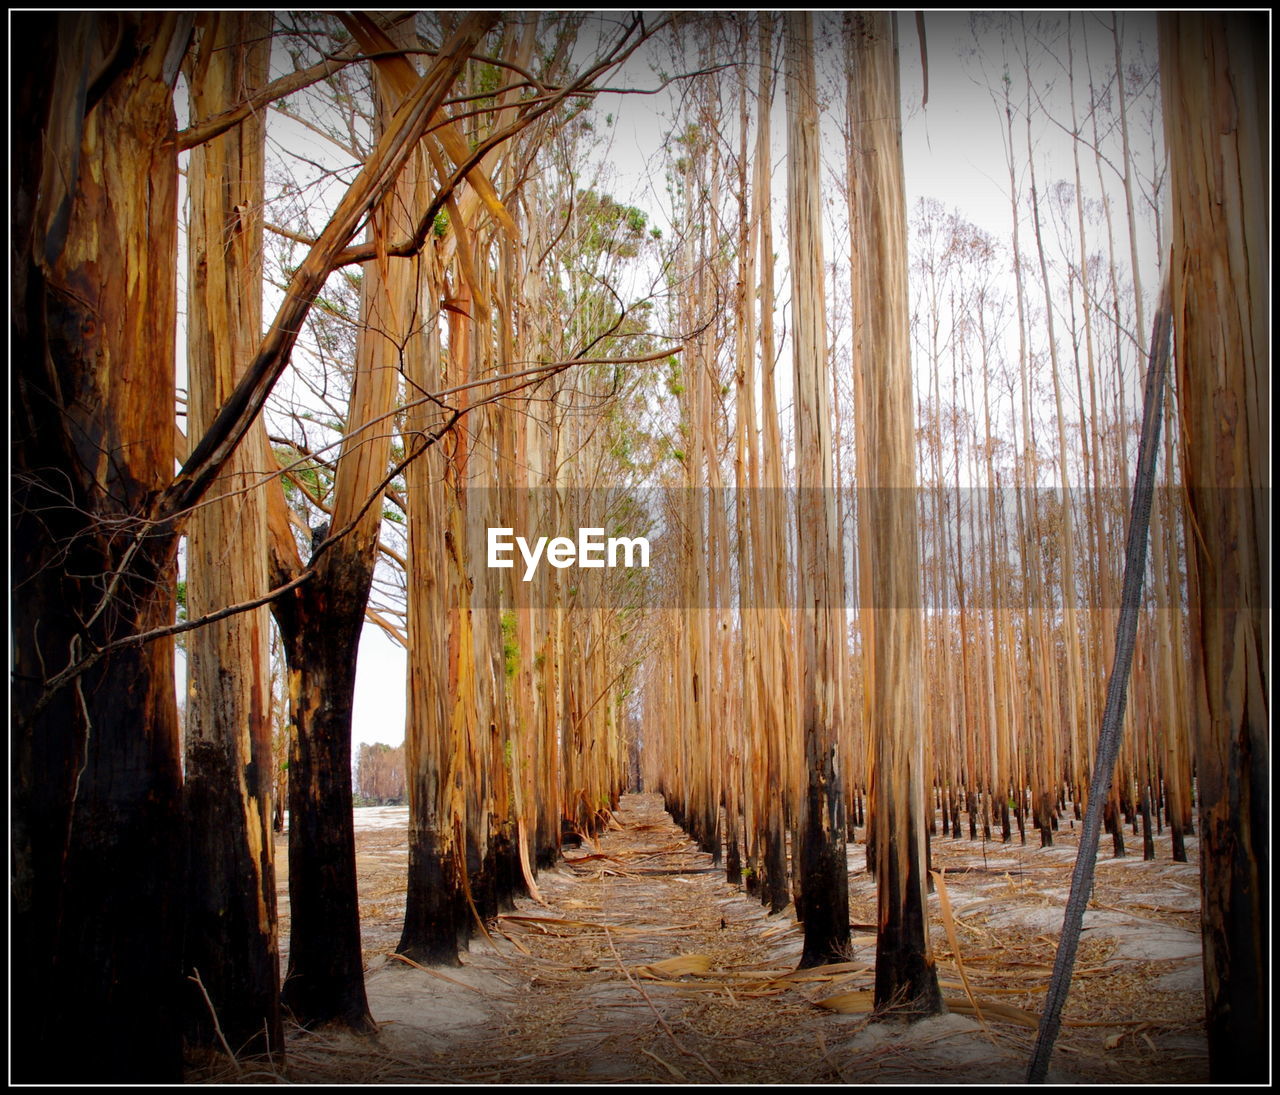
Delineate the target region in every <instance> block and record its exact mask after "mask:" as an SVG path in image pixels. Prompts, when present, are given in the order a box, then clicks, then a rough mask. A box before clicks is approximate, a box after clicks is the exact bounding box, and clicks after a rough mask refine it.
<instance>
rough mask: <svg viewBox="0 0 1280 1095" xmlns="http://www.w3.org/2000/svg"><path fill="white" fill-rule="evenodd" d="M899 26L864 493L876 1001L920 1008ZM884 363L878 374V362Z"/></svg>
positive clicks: (891, 32)
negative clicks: (870, 607)
mask: <svg viewBox="0 0 1280 1095" xmlns="http://www.w3.org/2000/svg"><path fill="white" fill-rule="evenodd" d="M897 53H898V50H897V28H896V26H895V25H894V23H893V17H892V16H890V15H885V14H880V15H871V16H869V17H868V18H867V21H866V23H865V25H864V28H863V35H862V37H861V40H860V42H859V49H858V53H857V61H858V69H857V73H856V76H857V79H858V80H859V81H860V85H861V91H862V94H861V118H860V119H859V121H860V126H861V128H860V134H861V143H862V147H863V150H864V159H863V163H864V167H863V171H862V174H861V177H860V180H859V182H860V185H861V188H862V189H861V197H862V206H861V208H862V227H863V233H864V235H863V238H864V240H865V249H864V258H863V262H864V266H863V269H864V270H865V271H866V283H867V284H868V285H871V284H876V285H879V286H881V289H880V292H879V294H878V296H873V297H872V298H871V300H872V305H871V306H870V307H869V309H868V313H867V317H866V337H865V354H866V356H865V360H866V362H867V366H868V370H869V371H870V372H871V375H872V377H873V379H877V380H878V383H875V384H873V386H872V388H873V390H872V393H871V395H870V399H869V404H870V406H869V411H870V421H869V422H868V428H869V430H870V433H869V437H868V450H869V453H870V463H871V466H870V467H869V468H868V477H867V485H868V486H869V487H870V488H871V489H870V490H869V491H868V492H867V494H868V495H869V497H868V498H867V499H866V504H867V505H868V507H869V517H870V521H869V524H870V527H871V530H872V536H871V541H870V543H869V544H868V545H866V546H867V549H868V551H867V557H868V565H869V567H870V583H871V588H872V589H873V590H874V591H875V596H876V597H877V599H878V601H879V603H880V604H882V605H884V606H885V607H884V608H883V609H882V610H881V611H878V612H877V613H876V622H875V637H874V642H875V654H874V656H873V669H872V672H873V677H872V679H871V681H870V682H869V683H870V686H871V689H872V696H871V714H872V719H871V726H872V733H873V734H874V735H875V779H876V796H875V810H876V813H875V837H876V878H877V882H878V886H879V922H878V932H877V937H876V986H875V1001H876V1006H877V1007H879V1008H888V1007H891V1006H892V1007H905V1008H908V1009H910V1011H911V1012H912V1013H913V1014H914V1015H917V1016H919V1015H931V1014H934V1013H936V1012H938V1011H940V1010H941V1009H942V999H941V995H940V994H939V991H938V974H937V969H936V967H935V966H934V962H933V955H932V954H931V953H930V950H929V933H928V925H927V923H926V913H927V904H926V898H925V833H924V824H925V815H924V812H925V808H926V805H927V800H926V796H925V788H924V770H923V767H924V741H923V726H922V715H923V710H922V703H921V695H920V681H921V646H922V637H921V620H920V616H921V611H920V609H921V591H920V577H919V568H918V562H917V560H918V558H919V549H918V531H917V514H916V494H917V492H916V489H915V488H916V468H915V441H914V428H913V427H914V415H913V414H912V393H911V343H910V331H909V324H908V317H907V301H908V297H907V223H906V222H907V217H906V201H905V197H904V192H903V180H902V138H901V123H900V121H899V118H900V107H899V91H898V58H897ZM877 373H878V374H879V375H878V376H876V374H877Z"/></svg>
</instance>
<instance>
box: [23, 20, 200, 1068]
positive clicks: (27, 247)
mask: <svg viewBox="0 0 1280 1095" xmlns="http://www.w3.org/2000/svg"><path fill="white" fill-rule="evenodd" d="M190 29H191V18H190V17H189V16H187V17H184V16H173V15H150V14H148V15H141V16H135V15H128V16H125V15H121V16H103V17H99V16H89V15H62V16H58V17H57V18H56V19H54V18H50V17H48V16H23V17H22V18H21V19H20V20H16V21H15V30H17V31H18V39H19V40H21V42H22V47H21V49H20V50H18V51H17V52H16V53H15V64H16V66H17V72H16V74H15V75H16V79H15V81H14V88H15V89H16V94H17V95H18V102H17V103H16V104H15V108H16V109H15V113H14V116H13V117H14V130H13V140H14V144H13V149H12V151H13V164H14V183H15V186H14V223H13V235H12V237H11V241H12V242H11V247H12V254H11V260H12V264H11V270H12V272H13V275H14V280H13V284H12V296H11V302H12V313H11V315H12V319H11V322H12V327H11V331H12V337H13V343H12V350H13V354H14V356H13V361H14V367H13V379H12V383H13V388H12V396H13V406H12V423H11V424H12V429H13V441H12V449H11V455H12V460H13V465H12V468H13V470H12V475H13V479H12V483H13V505H14V509H13V512H14V514H15V517H14V519H13V526H12V531H13V557H12V566H13V583H14V593H15V596H14V601H13V616H12V624H11V626H12V635H13V644H14V645H13V659H14V660H13V667H12V670H13V691H12V694H11V699H12V704H13V711H14V713H15V716H16V717H15V722H14V730H13V739H12V740H13V744H12V750H13V752H12V763H13V766H14V772H13V801H12V825H13V838H12V839H13V852H12V855H13V860H12V863H13V867H12V869H13V875H12V887H13V888H12V900H13V905H12V913H13V919H12V922H11V931H12V936H11V955H12V957H13V960H14V964H13V970H12V978H13V980H12V992H13V999H14V1003H15V1005H16V1007H15V1012H14V1027H13V1031H12V1035H13V1040H12V1043H11V1044H12V1047H13V1058H12V1061H13V1075H14V1078H16V1079H20V1080H25V1081H31V1080H44V1081H48V1080H61V1081H72V1082H74V1081H98V1082H101V1081H117V1082H119V1081H132V1082H139V1081H142V1082H145V1081H161V1080H168V1081H172V1080H176V1079H178V1078H179V1077H180V1076H181V1068H182V1057H181V1029H180V1024H179V1017H180V1009H179V999H180V985H181V980H180V970H181V954H180V939H181V905H180V883H179V880H180V879H181V872H180V843H179V841H180V836H181V824H180V821H181V814H180V806H181V801H180V790H181V774H180V768H179V758H178V722H177V707H176V704H175V702H174V684H173V644H172V641H164V640H162V641H157V642H154V643H151V644H149V645H147V646H141V647H139V646H128V647H124V648H121V649H119V650H117V651H115V652H113V653H112V654H110V655H107V656H105V657H102V658H101V659H100V660H99V661H97V663H96V664H95V665H94V666H93V667H92V668H91V669H89V670H88V671H87V672H85V673H84V674H83V675H82V676H80V677H79V678H78V679H76V680H75V681H74V682H73V683H72V684H70V685H68V686H67V687H65V688H62V689H61V690H60V691H58V692H57V693H56V694H55V695H54V696H53V697H52V698H50V697H49V696H47V695H46V693H45V690H46V684H45V681H46V680H47V678H48V676H49V675H50V674H53V673H55V672H56V671H57V670H59V669H61V668H62V667H63V666H65V665H67V664H68V662H76V661H78V660H79V659H80V658H81V657H82V656H85V655H88V654H90V653H91V652H92V651H93V650H95V649H96V648H99V647H101V646H102V645H104V644H105V643H108V642H110V641H112V640H115V639H118V638H121V637H124V636H127V635H129V634H132V633H135V632H136V631H139V630H145V629H147V628H149V627H155V626H159V625H164V624H167V623H168V622H170V621H171V620H172V619H173V613H174V585H173V582H174V578H175V570H174V546H175V542H174V538H173V537H172V536H170V535H168V530H167V526H164V525H161V526H159V527H157V526H153V525H146V524H144V523H142V520H141V519H143V518H145V516H146V513H147V507H148V505H149V503H150V502H151V500H152V498H153V496H154V494H155V492H156V491H157V490H158V489H159V488H160V487H162V486H163V485H165V484H166V483H168V481H169V480H170V478H171V477H172V475H173V460H174V427H173V412H172V407H173V383H174V324H175V321H176V280H177V278H176V275H177V270H176V263H177V257H176V256H177V179H178V174H177V168H178V164H177V153H176V144H175V132H176V126H175V119H174V113H173V104H172V86H173V81H174V80H175V78H176V76H177V67H178V62H179V60H180V59H181V57H182V54H183V52H184V50H185V48H186V42H187V38H188V36H189V34H190ZM113 41H114V42H115V43H116V44H117V45H119V46H120V47H121V50H122V51H123V52H122V53H119V54H116V55H115V56H116V64H115V65H114V66H106V65H104V61H105V60H106V59H107V55H108V54H109V53H110V52H111V47H112V42H113ZM122 57H127V58H128V60H127V61H122V60H121V58H122ZM96 75H100V78H98V79H96V80H95V79H94V77H95V76H96ZM42 173H43V177H42ZM113 575H120V577H118V578H116V579H114V580H113ZM37 705H39V707H37ZM68 1039H70V1040H71V1042H73V1043H74V1051H73V1052H69V1051H68V1045H69V1042H68Z"/></svg>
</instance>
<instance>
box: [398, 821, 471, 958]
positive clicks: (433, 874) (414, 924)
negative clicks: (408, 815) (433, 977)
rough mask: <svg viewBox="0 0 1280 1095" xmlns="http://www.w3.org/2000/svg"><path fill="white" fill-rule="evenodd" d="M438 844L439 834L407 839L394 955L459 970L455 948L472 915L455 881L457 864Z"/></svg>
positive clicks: (457, 874)
mask: <svg viewBox="0 0 1280 1095" xmlns="http://www.w3.org/2000/svg"><path fill="white" fill-rule="evenodd" d="M449 843H450V844H451V843H452V842H451V841H450V842H449ZM441 844H442V842H441V840H440V835H439V834H438V833H431V832H421V833H417V834H415V835H413V836H412V837H411V839H410V841H409V885H408V891H407V895H406V898H405V911H404V928H403V930H402V932H401V935H400V942H399V944H398V945H397V946H396V952H397V953H398V954H403V955H405V956H406V957H408V958H412V959H413V960H414V961H415V962H422V963H428V964H432V965H447V966H459V965H461V964H462V963H461V961H460V960H459V958H458V946H459V944H460V943H461V942H462V941H463V940H464V939H465V938H466V931H467V918H468V916H469V915H470V913H469V911H468V909H467V903H466V898H465V897H464V896H463V894H462V891H461V886H460V885H459V882H458V880H459V878H460V875H461V864H459V863H458V862H457V861H456V858H455V856H454V854H453V852H452V850H448V851H445V850H442V847H441Z"/></svg>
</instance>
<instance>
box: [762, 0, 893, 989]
mask: <svg viewBox="0 0 1280 1095" xmlns="http://www.w3.org/2000/svg"><path fill="white" fill-rule="evenodd" d="M786 30H787V34H786V45H787V62H786V73H787V83H786V92H787V95H786V98H787V149H788V154H789V162H788V170H787V223H788V225H789V226H790V244H791V274H792V285H793V287H794V288H793V297H792V299H793V315H794V320H793V324H794V328H795V343H794V347H793V349H792V354H793V357H794V362H795V393H796V470H797V480H798V482H797V486H798V490H799V497H798V499H797V526H796V543H797V554H798V562H799V579H798V602H799V607H800V620H801V659H800V664H801V682H802V683H801V690H800V705H801V706H800V710H801V726H802V728H803V735H804V767H805V773H806V777H807V786H806V788H805V804H804V809H803V813H802V822H801V825H800V830H799V837H800V838H799V840H798V841H797V845H796V846H797V850H798V853H799V874H800V880H801V882H800V888H801V893H802V894H803V902H804V909H803V912H804V954H803V955H802V956H801V959H800V965H801V966H802V967H805V966H815V965H819V964H821V963H824V962H830V961H839V960H840V958H841V957H843V952H844V950H845V948H846V947H847V945H848V941H849V881H848V868H847V864H846V861H845V819H844V795H843V793H842V791H841V786H840V771H839V762H838V750H837V719H838V711H837V704H836V696H837V691H836V678H837V675H838V674H839V673H840V671H841V669H842V668H843V666H844V659H843V658H842V657H841V656H840V653H839V650H838V647H837V643H839V642H842V641H843V636H841V635H838V634H837V633H836V623H837V621H838V620H839V619H840V617H841V612H840V609H841V604H842V601H841V585H840V566H839V562H838V561H837V552H836V543H835V537H836V514H835V488H836V484H835V481H834V472H833V470H832V459H831V416H830V413H829V410H828V403H829V399H830V395H829V393H830V390H831V385H830V382H829V380H828V376H827V338H826V316H825V309H826V302H825V294H824V292H823V286H824V284H825V279H824V277H823V263H822V214H821V203H820V197H819V190H818V180H819V178H820V174H821V166H820V163H819V157H818V118H817V92H816V88H815V85H814V72H813V27H812V23H811V18H810V16H809V14H808V13H795V12H793V13H790V14H788V16H787V24H786ZM903 242H904V243H905V240H904V241H903ZM904 257H905V255H904ZM903 272H904V274H905V265H904V267H903Z"/></svg>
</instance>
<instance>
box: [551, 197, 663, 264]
mask: <svg viewBox="0 0 1280 1095" xmlns="http://www.w3.org/2000/svg"><path fill="white" fill-rule="evenodd" d="M574 200H575V203H576V206H577V216H578V219H579V222H580V223H581V224H583V225H584V226H585V230H584V232H583V238H582V240H581V245H582V249H583V251H584V252H585V255H584V257H585V258H586V259H587V260H588V263H589V264H590V263H591V262H592V260H594V259H596V258H599V257H600V256H602V255H612V256H616V257H618V258H635V257H636V256H637V255H639V254H640V248H641V246H642V245H643V244H644V242H645V238H646V235H645V234H646V232H647V231H648V228H649V216H648V214H647V213H645V212H644V210H642V209H637V208H636V207H635V206H634V205H623V204H622V203H621V202H619V201H615V200H614V199H613V198H612V197H610V196H609V195H608V194H600V193H597V192H596V191H595V190H579V191H578V193H577V195H576V196H575V199H574ZM566 215H567V214H566Z"/></svg>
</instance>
